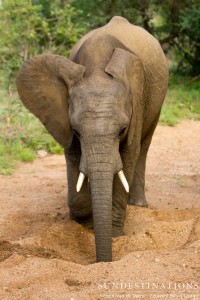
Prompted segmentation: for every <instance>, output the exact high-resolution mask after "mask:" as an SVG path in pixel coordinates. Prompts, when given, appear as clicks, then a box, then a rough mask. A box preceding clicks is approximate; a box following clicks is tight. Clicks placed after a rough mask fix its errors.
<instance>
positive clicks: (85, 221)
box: [71, 216, 94, 229]
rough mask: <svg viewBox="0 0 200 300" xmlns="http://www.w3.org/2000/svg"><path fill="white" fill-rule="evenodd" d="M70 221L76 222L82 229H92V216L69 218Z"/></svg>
mask: <svg viewBox="0 0 200 300" xmlns="http://www.w3.org/2000/svg"><path fill="white" fill-rule="evenodd" d="M71 219H72V220H74V221H76V222H77V223H79V224H81V225H83V226H84V227H87V228H88V229H94V225H93V218H92V216H87V217H74V216H71Z"/></svg>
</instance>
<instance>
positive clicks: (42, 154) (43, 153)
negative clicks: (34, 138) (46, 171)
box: [37, 150, 48, 158]
mask: <svg viewBox="0 0 200 300" xmlns="http://www.w3.org/2000/svg"><path fill="white" fill-rule="evenodd" d="M37 154H38V156H39V157H40V158H44V157H46V156H47V155H48V153H47V151H45V150H38V151H37Z"/></svg>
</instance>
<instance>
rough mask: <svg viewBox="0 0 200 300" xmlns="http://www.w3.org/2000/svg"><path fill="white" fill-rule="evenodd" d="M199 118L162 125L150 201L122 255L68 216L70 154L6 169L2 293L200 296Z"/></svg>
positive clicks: (131, 215) (129, 231)
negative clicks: (102, 259) (100, 250)
mask: <svg viewBox="0 0 200 300" xmlns="http://www.w3.org/2000/svg"><path fill="white" fill-rule="evenodd" d="M199 149H200V122H194V121H184V122H182V123H181V124H179V125H178V126H176V127H161V126H159V127H158V128H157V129H156V132H155V135H154V138H153V142H152V145H151V148H150V152H149V156H148V162H147V174H146V195H147V198H148V202H149V208H138V207H128V208H127V220H126V224H125V231H126V236H124V237H119V238H115V239H113V260H114V261H113V262H112V263H99V264H97V263H95V252H94V235H93V231H92V230H88V229H85V228H84V227H82V226H81V225H79V224H77V223H76V222H74V221H70V220H69V215H68V207H67V200H66V194H67V182H66V170H65V161H64V157H63V156H57V155H55V156H47V157H45V158H42V159H41V158H38V159H37V160H36V161H35V162H34V163H32V164H31V163H28V164H21V165H20V166H19V168H18V169H17V170H16V171H15V172H14V175H12V176H9V177H5V176H1V177H0V210H1V215H0V299H1V300H4V299H8V300H18V299H23V300H29V299H30V300H57V299H58V300H64V299H71V300H85V299H145V300H148V299H167V300H168V299H200V293H199V292H200V219H199V216H200V154H199Z"/></svg>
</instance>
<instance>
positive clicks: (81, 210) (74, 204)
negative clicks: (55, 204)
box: [65, 149, 93, 228]
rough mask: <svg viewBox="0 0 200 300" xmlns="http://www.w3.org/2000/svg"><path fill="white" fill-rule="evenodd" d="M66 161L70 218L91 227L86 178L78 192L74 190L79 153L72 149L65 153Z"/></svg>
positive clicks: (90, 206)
mask: <svg viewBox="0 0 200 300" xmlns="http://www.w3.org/2000/svg"><path fill="white" fill-rule="evenodd" d="M65 157H66V162H67V178H68V206H69V210H70V218H71V219H73V220H75V221H77V222H78V223H81V224H82V225H84V226H86V227H89V228H92V227H93V221H92V202H91V197H90V193H89V188H88V182H87V178H85V180H84V183H83V185H82V188H81V190H80V192H77V191H76V185H77V180H78V176H79V163H80V153H75V152H74V151H73V150H72V149H70V151H68V152H67V153H65Z"/></svg>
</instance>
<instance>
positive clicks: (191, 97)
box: [160, 76, 200, 126]
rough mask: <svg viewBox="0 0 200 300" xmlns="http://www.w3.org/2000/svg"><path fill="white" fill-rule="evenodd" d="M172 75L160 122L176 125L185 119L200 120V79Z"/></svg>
mask: <svg viewBox="0 0 200 300" xmlns="http://www.w3.org/2000/svg"><path fill="white" fill-rule="evenodd" d="M189 82H190V79H189V78H182V77H177V76H176V77H173V76H171V78H170V82H169V88H168V92H167V97H166V100H165V103H164V105H163V108H162V112H161V116H160V123H161V124H162V125H169V126H175V125H176V124H178V123H179V122H180V121H181V120H183V119H190V120H200V80H198V81H196V82H194V83H191V84H188V83H189Z"/></svg>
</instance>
